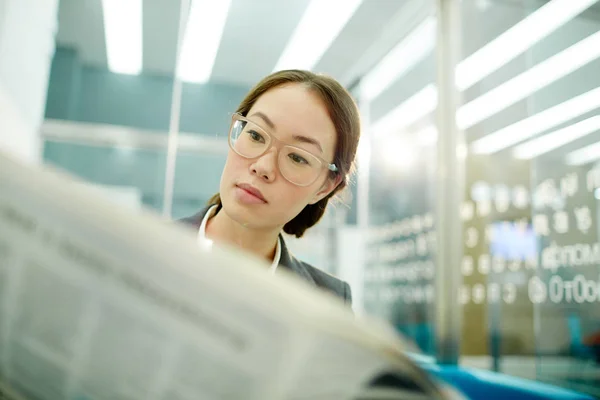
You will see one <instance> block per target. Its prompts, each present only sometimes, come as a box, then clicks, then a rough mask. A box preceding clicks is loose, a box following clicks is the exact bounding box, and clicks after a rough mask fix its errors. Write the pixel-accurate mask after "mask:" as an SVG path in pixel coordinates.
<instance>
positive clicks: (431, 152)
mask: <svg viewBox="0 0 600 400" xmlns="http://www.w3.org/2000/svg"><path fill="white" fill-rule="evenodd" d="M457 1H458V0H457ZM180 11H181V3H180V1H179V0H60V1H59V0H0V147H2V148H3V149H8V150H9V151H10V152H12V153H14V154H16V155H18V156H19V157H21V158H22V159H24V160H28V161H30V162H34V163H38V162H44V163H49V164H51V165H53V166H56V167H58V168H60V169H63V170H66V171H68V172H69V173H72V174H74V175H76V176H78V177H80V178H82V179H83V180H84V181H86V182H87V184H89V185H90V186H91V187H94V188H95V189H97V190H98V193H99V195H103V196H106V197H107V198H108V199H109V200H111V201H114V202H116V203H118V204H121V205H122V206H124V207H129V208H130V209H131V211H132V212H136V210H139V209H140V208H142V207H144V208H149V209H152V210H155V211H156V212H157V213H160V214H162V215H166V216H168V217H170V218H181V217H183V216H189V215H191V214H193V213H195V212H196V211H197V210H199V209H200V208H202V207H203V205H204V204H205V202H206V201H207V200H208V198H209V197H210V196H211V195H212V194H214V193H215V192H216V191H217V190H218V184H219V180H220V173H221V169H222V167H223V165H224V163H225V156H226V153H227V149H228V147H227V129H228V127H229V121H230V116H231V113H232V112H234V111H235V109H236V107H237V105H238V103H239V102H240V100H241V99H242V98H243V96H244V95H245V94H246V92H247V91H248V90H249V89H250V88H251V87H252V86H253V85H254V84H255V83H257V82H258V81H259V80H260V79H261V78H262V77H264V76H266V75H268V74H269V73H271V72H273V71H276V70H279V69H287V68H301V69H310V70H313V71H316V72H322V73H326V74H330V75H332V76H333V77H335V78H336V79H338V80H339V81H340V82H341V83H342V84H344V85H345V86H346V87H347V88H348V89H349V90H350V91H351V93H352V94H353V95H354V96H355V98H356V100H357V101H358V102H359V106H360V108H361V112H362V119H363V123H364V132H363V142H361V152H360V154H359V160H358V162H359V175H357V176H356V177H355V178H354V183H353V185H351V187H350V188H349V190H348V191H347V193H346V194H345V196H344V203H343V204H340V205H337V206H336V207H330V209H329V210H328V212H327V215H326V217H325V219H324V221H323V222H321V223H320V224H319V225H317V226H316V227H315V228H313V229H311V230H310V231H309V233H308V234H307V235H306V237H305V238H303V239H302V240H300V241H296V240H292V239H291V238H289V239H288V242H289V243H290V246H291V247H292V249H293V252H294V253H295V254H296V255H297V256H298V257H299V258H301V259H303V260H304V261H307V262H309V263H311V264H313V265H316V266H318V267H319V268H321V269H324V270H326V271H329V272H331V273H333V274H336V275H338V276H340V277H341V278H343V279H346V280H348V281H349V282H350V283H351V285H352V289H353V293H354V307H355V311H356V312H357V313H367V314H371V315H376V316H379V317H382V318H385V319H386V320H388V321H390V322H391V323H392V324H393V326H394V327H395V328H396V329H398V331H400V332H402V333H403V334H404V335H405V336H406V337H407V338H409V339H410V340H412V341H414V343H416V344H417V345H418V346H419V348H420V349H421V350H422V352H423V353H425V354H429V355H433V356H435V355H436V354H437V351H438V348H437V345H438V343H437V340H436V334H435V331H436V319H435V313H434V307H435V301H436V291H435V284H434V280H435V276H436V271H440V270H441V269H451V270H452V271H456V273H459V272H460V274H461V276H462V284H461V285H460V286H459V287H456V288H451V289H452V290H455V291H456V292H457V293H458V296H459V299H460V305H461V306H460V307H452V308H450V312H451V313H452V315H453V318H457V319H459V320H462V331H461V332H462V333H461V334H460V336H459V338H458V339H459V343H460V357H459V359H458V362H459V363H460V364H461V365H466V366H474V367H477V368H484V369H490V370H495V371H499V372H502V373H505V374H509V375H514V376H520V377H524V378H528V379H536V380H541V381H545V382H550V383H553V384H557V385H560V386H563V387H568V388H572V389H576V390H579V391H583V392H587V393H590V394H593V395H596V396H600V354H599V353H600V337H599V336H600V242H599V229H600V228H599V217H600V208H599V207H598V202H599V201H600V164H599V163H598V161H599V160H600V2H598V1H594V0H552V1H542V0H462V1H460V21H461V23H460V32H459V33H460V37H461V40H460V52H461V53H460V54H461V56H460V62H459V64H458V66H457V68H456V71H455V73H456V87H457V91H458V93H459V94H460V105H459V107H458V108H457V112H456V122H457V126H458V129H459V130H460V131H461V132H462V133H464V138H465V145H464V146H461V147H460V148H458V149H456V150H457V151H458V154H459V155H458V156H457V160H456V162H459V163H461V168H462V169H461V170H462V171H463V172H464V176H463V179H464V195H463V201H462V205H461V207H458V208H459V209H456V210H455V212H456V213H457V214H458V215H460V217H461V220H462V226H459V227H457V231H456V235H457V237H462V238H463V242H464V244H463V248H462V252H461V254H462V261H461V262H460V263H452V262H447V260H443V259H436V257H435V252H436V247H437V246H438V243H437V241H438V240H437V238H436V231H435V229H436V219H437V218H436V204H438V205H439V203H440V199H439V198H438V196H439V191H438V187H437V185H438V184H437V182H438V181H437V180H436V176H437V174H438V171H439V170H440V168H443V167H444V166H440V165H438V150H439V148H438V144H439V142H438V139H439V134H443V132H444V129H443V128H444V127H440V126H439V123H438V122H437V119H436V108H437V105H438V95H437V89H436V82H437V77H436V74H437V72H436V71H437V70H436V68H437V64H436V50H438V42H437V38H438V36H437V33H436V32H437V24H438V22H439V21H438V15H439V14H438V13H437V12H436V2H434V1H433V0H362V1H361V0H344V1H333V0H330V1H326V0H312V1H309V0H286V1H281V0H220V1H216V0H215V1H208V0H193V1H192V2H191V8H190V10H189V19H188V20H187V23H184V24H182V23H181V12H180ZM178 37H181V56H180V59H179V61H180V62H179V63H178V64H177V63H176V59H177V48H178ZM178 82H182V83H181V85H179V84H178ZM177 109H180V112H175V113H173V110H177ZM169 132H171V133H173V132H177V133H178V138H179V140H178V142H177V146H176V149H175V150H176V154H175V153H173V154H174V155H175V157H174V158H169V157H168V154H169V153H168V142H169ZM438 132H439V133H438ZM171 137H172V136H171ZM365 149H366V150H365ZM170 160H172V161H173V162H170ZM459 187H461V188H462V185H461V186H459Z"/></svg>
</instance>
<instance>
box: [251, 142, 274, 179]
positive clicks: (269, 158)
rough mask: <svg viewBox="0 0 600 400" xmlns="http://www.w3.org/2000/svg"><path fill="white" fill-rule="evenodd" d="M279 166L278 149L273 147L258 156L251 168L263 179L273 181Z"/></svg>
mask: <svg viewBox="0 0 600 400" xmlns="http://www.w3.org/2000/svg"><path fill="white" fill-rule="evenodd" d="M276 168H277V151H276V149H271V150H269V151H268V152H266V153H265V154H263V155H262V156H260V157H259V158H257V159H256V160H255V161H254V163H252V165H250V170H251V172H252V173H253V174H256V175H258V176H259V177H260V178H261V179H263V180H265V181H267V182H272V181H274V180H275V176H276Z"/></svg>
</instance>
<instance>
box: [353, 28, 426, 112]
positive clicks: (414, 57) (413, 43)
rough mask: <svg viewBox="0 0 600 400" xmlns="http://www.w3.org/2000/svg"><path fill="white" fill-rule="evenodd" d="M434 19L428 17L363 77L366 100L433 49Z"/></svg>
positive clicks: (362, 84)
mask: <svg viewBox="0 0 600 400" xmlns="http://www.w3.org/2000/svg"><path fill="white" fill-rule="evenodd" d="M435 34H436V19H435V18H434V17H429V18H427V19H426V20H425V21H423V22H422V23H421V24H420V25H419V26H418V27H417V28H415V29H414V30H413V31H412V32H411V34H410V35H409V36H408V37H407V38H406V39H405V40H403V41H402V42H400V43H399V44H398V45H396V46H395V47H394V48H393V49H392V50H391V51H390V52H389V53H388V54H387V55H386V56H385V57H384V58H383V59H382V60H381V61H380V62H379V63H378V64H377V65H376V66H375V67H374V68H373V69H372V70H371V71H370V72H369V73H368V74H367V75H366V76H365V77H364V78H363V79H361V83H360V88H361V92H362V94H363V95H365V96H366V99H367V100H369V101H370V100H373V99H374V98H376V97H377V96H379V95H380V94H381V92H383V91H384V89H385V88H386V87H388V86H389V85H390V84H391V83H392V82H394V81H395V80H396V79H398V78H399V77H400V76H402V75H404V74H405V73H406V72H407V71H409V70H410V69H411V68H412V67H414V66H415V65H416V64H417V63H419V62H420V61H421V60H423V59H424V58H425V56H426V55H427V54H429V52H430V51H432V50H433V46H434V44H435Z"/></svg>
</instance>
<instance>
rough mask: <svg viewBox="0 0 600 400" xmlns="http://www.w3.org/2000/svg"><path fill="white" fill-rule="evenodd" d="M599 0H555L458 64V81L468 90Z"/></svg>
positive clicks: (462, 87)
mask: <svg viewBox="0 0 600 400" xmlns="http://www.w3.org/2000/svg"><path fill="white" fill-rule="evenodd" d="M596 1H597V0H554V1H551V2H549V3H547V4H546V5H544V6H542V7H540V8H539V9H538V10H537V11H535V12H534V13H532V14H531V15H529V16H528V17H527V18H525V19H523V20H522V21H521V22H519V23H518V24H516V25H515V26H513V27H512V28H510V29H508V30H507V31H506V32H504V33H503V34H502V35H500V36H498V37H497V38H496V39H494V40H492V41H491V42H489V43H488V44H486V45H485V46H484V47H482V48H481V49H480V50H479V51H477V52H475V53H474V54H473V55H471V56H470V57H467V58H466V59H465V60H464V61H462V62H461V63H460V64H459V65H458V66H457V68H456V85H457V86H458V88H459V90H466V89H468V88H470V87H471V86H473V85H474V84H475V83H477V82H479V81H480V80H482V79H483V78H485V77H486V76H488V75H489V74H491V73H492V72H494V71H496V70H497V69H498V68H500V67H502V66H503V65H505V64H506V63H508V62H509V61H511V60H513V59H514V58H515V57H516V56H518V55H519V54H522V53H523V52H525V51H526V50H527V49H529V48H530V47H531V46H533V45H534V44H536V43H538V42H539V41H540V40H542V39H543V38H545V37H546V36H548V35H549V34H550V33H552V32H554V31H555V30H557V29H558V28H560V27H561V26H563V25H564V24H565V23H566V22H568V21H570V20H571V19H573V18H574V17H575V16H577V15H578V14H580V13H581V12H582V11H584V10H585V9H587V8H588V7H589V6H591V5H592V4H594V3H595V2H596Z"/></svg>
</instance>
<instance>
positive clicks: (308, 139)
mask: <svg viewBox="0 0 600 400" xmlns="http://www.w3.org/2000/svg"><path fill="white" fill-rule="evenodd" d="M292 138H293V139H294V140H295V141H297V142H302V143H309V144H313V145H315V146H317V147H318V148H319V151H320V152H321V153H323V148H322V147H321V144H320V143H319V142H318V141H317V140H316V139H313V138H311V137H308V136H302V135H294V136H292Z"/></svg>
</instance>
